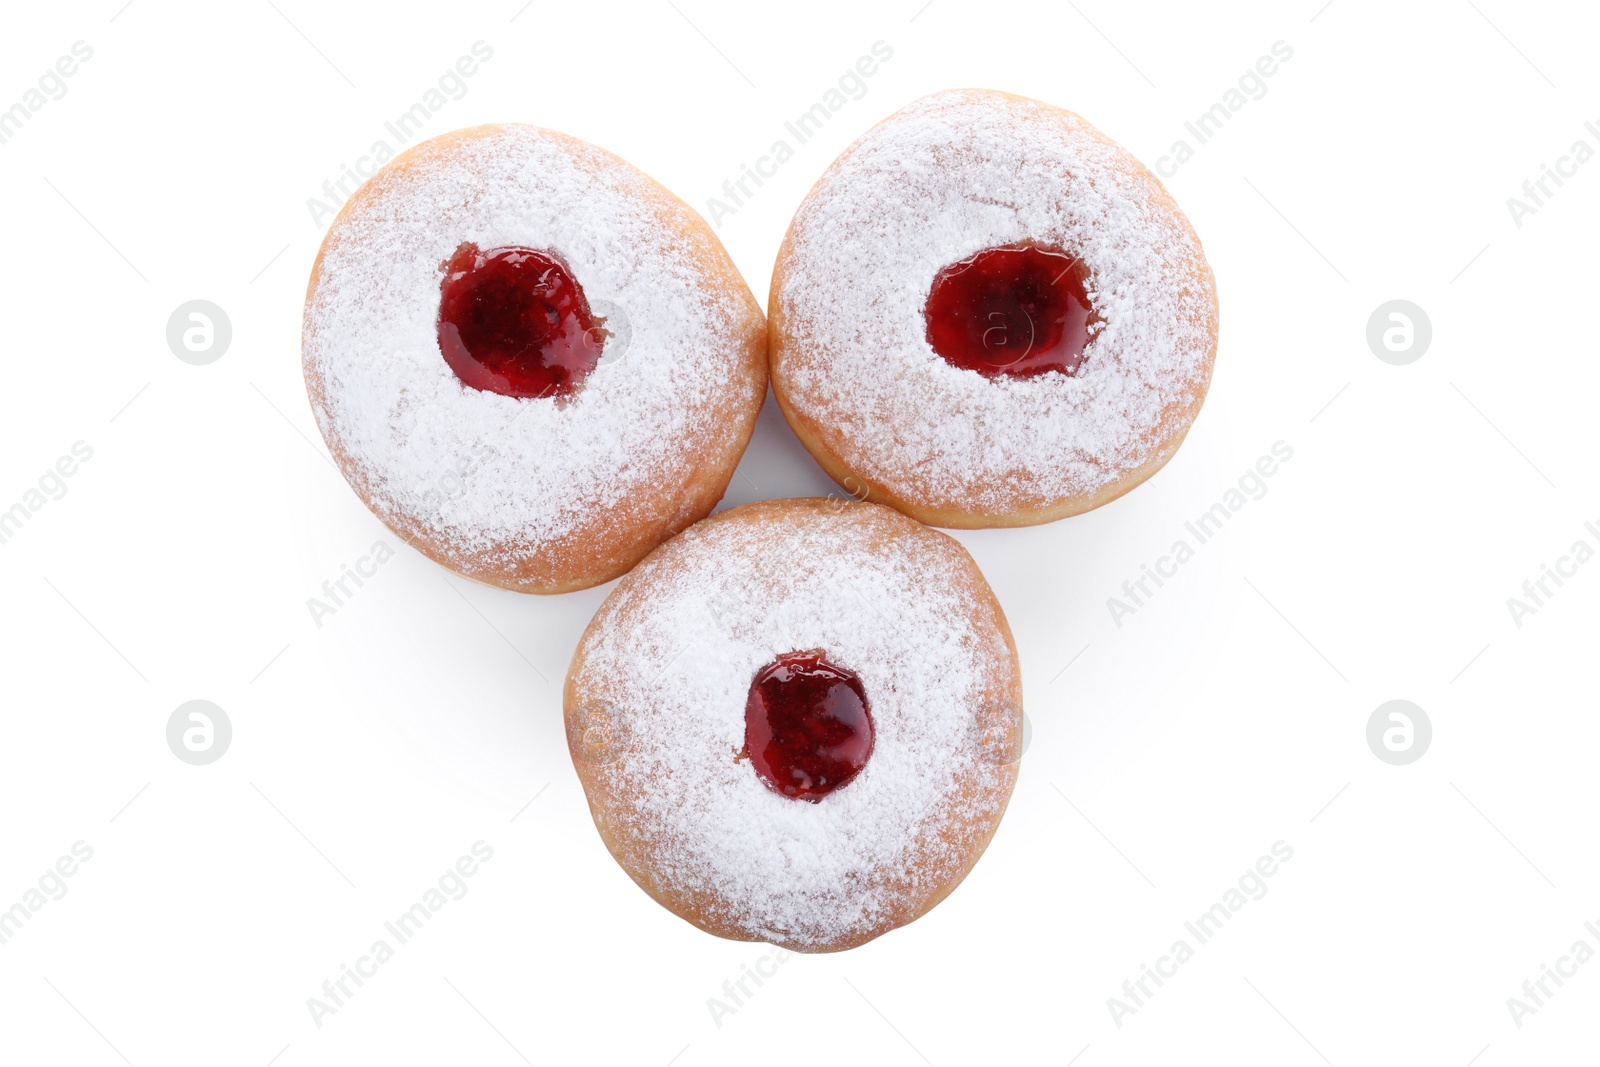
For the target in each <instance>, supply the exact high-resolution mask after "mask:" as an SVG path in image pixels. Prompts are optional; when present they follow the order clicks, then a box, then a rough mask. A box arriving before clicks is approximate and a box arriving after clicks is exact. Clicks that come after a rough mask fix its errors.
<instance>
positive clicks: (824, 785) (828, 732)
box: [744, 649, 873, 804]
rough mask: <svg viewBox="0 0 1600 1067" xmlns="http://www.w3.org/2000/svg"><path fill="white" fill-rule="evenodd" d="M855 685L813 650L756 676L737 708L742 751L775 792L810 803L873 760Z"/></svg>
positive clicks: (868, 722) (863, 697)
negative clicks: (741, 707)
mask: <svg viewBox="0 0 1600 1067" xmlns="http://www.w3.org/2000/svg"><path fill="white" fill-rule="evenodd" d="M872 733H873V731H872V714H871V712H870V711H868V709H867V694H866V691H865V690H863V689H862V688H861V679H859V678H857V677H856V676H855V675H854V674H853V673H852V672H850V671H847V670H845V669H844V668H843V667H840V666H838V665H836V664H833V663H829V662H828V660H827V658H826V653H824V652H822V651H821V650H820V649H818V650H814V651H811V652H790V653H788V654H787V655H783V656H779V657H778V658H777V659H775V660H773V661H772V662H771V663H769V664H767V665H766V666H765V667H763V668H762V669H761V670H760V671H759V672H757V674H756V677H755V681H753V682H751V683H750V697H749V699H748V700H746V701H745V706H744V747H745V752H746V753H747V754H748V755H749V757H750V762H751V764H752V765H753V766H754V767H755V769H756V773H757V774H759V775H760V776H761V780H762V781H763V782H765V783H767V786H768V787H769V788H770V789H772V790H773V791H774V792H778V793H782V794H783V795H784V796H786V797H794V798H795V799H797V800H809V801H811V802H812V803H813V804H815V803H817V802H818V801H820V800H821V799H822V798H823V797H825V796H827V795H828V794H829V793H831V792H833V791H834V790H835V789H838V788H839V787H840V786H842V785H845V784H846V783H848V782H849V781H850V780H851V779H852V778H854V777H855V776H856V775H857V774H860V773H861V768H862V767H865V766H866V765H867V757H869V756H871V755H872Z"/></svg>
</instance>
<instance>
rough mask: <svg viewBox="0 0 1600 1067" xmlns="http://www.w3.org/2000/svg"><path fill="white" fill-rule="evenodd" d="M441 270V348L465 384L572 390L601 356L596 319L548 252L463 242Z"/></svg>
mask: <svg viewBox="0 0 1600 1067" xmlns="http://www.w3.org/2000/svg"><path fill="white" fill-rule="evenodd" d="M444 269H445V275H444V282H443V284H442V285H441V286H440V288H439V350H440V351H441V352H443V353H444V361H445V362H446V363H448V364H449V365H450V369H451V370H453V371H455V374H456V377H457V378H460V379H461V380H462V382H464V383H465V384H467V385H469V386H471V387H472V388H474V389H483V390H486V391H488V392H491V393H499V394H501V395H502V396H516V397H537V396H556V397H563V396H570V395H572V394H573V393H575V392H577V391H578V387H579V386H581V385H582V384H583V380H584V379H585V378H587V377H588V376H589V372H590V371H592V370H594V368H595V364H597V363H598V362H600V351H601V348H602V346H603V345H604V343H605V337H606V332H605V330H604V329H602V328H601V323H602V320H600V319H597V318H595V316H594V315H593V314H591V313H590V311H589V301H588V300H587V299H586V298H585V297H584V295H583V286H581V285H579V284H578V282H577V280H576V279H574V278H573V277H572V272H571V271H570V270H568V269H567V265H566V264H565V263H563V262H561V260H559V259H557V258H556V257H555V256H554V255H552V254H550V253H548V252H536V251H534V250H533V249H531V248H516V247H507V248H492V249H490V250H489V251H487V252H485V251H482V250H480V249H479V248H478V246H477V245H474V244H464V245H462V246H461V247H460V248H458V249H456V254H455V255H454V256H452V257H450V261H449V262H448V263H446V264H445V265H444Z"/></svg>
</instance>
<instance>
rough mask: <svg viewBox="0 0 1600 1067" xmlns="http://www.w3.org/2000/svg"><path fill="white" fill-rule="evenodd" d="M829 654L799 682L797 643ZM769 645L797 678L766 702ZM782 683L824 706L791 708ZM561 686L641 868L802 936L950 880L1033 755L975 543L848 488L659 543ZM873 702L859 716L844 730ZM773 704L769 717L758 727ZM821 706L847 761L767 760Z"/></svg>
mask: <svg viewBox="0 0 1600 1067" xmlns="http://www.w3.org/2000/svg"><path fill="white" fill-rule="evenodd" d="M819 657H820V661H821V662H822V664H823V668H822V669H824V670H832V671H833V673H832V674H831V675H827V677H828V678H829V679H831V681H830V682H829V684H830V685H831V686H832V688H830V689H826V690H824V691H823V696H822V697H817V696H816V695H815V693H812V694H811V695H810V696H807V695H806V691H805V689H804V688H803V686H804V685H807V684H811V681H813V680H814V677H815V676H814V675H812V676H809V677H808V678H805V679H802V678H801V677H800V673H801V669H800V667H799V666H797V664H809V665H811V666H813V667H814V666H815V665H816V664H817V663H818V662H819ZM774 663H777V664H780V665H782V669H781V670H780V674H782V673H783V672H788V671H791V670H792V672H793V673H792V674H791V675H789V676H788V681H787V682H786V683H785V684H789V685H793V686H795V687H796V688H793V689H779V690H774V691H773V692H775V693H777V694H778V695H777V696H776V697H774V696H772V694H771V693H768V692H766V691H765V690H764V691H763V695H762V697H761V702H760V703H758V702H757V697H756V695H755V694H756V690H757V689H758V686H761V685H766V684H768V683H770V681H771V679H772V677H773V675H772V670H771V666H772V665H773V664H774ZM840 678H843V679H845V680H846V681H847V682H848V684H849V688H850V689H851V690H852V691H853V692H854V693H856V694H857V696H858V697H859V698H860V700H859V701H857V700H856V699H855V698H851V697H850V696H849V693H847V692H843V691H841V690H840V689H839V685H840V681H839V679H840ZM764 679H765V680H766V681H763V680H764ZM780 681H783V679H782V678H780ZM796 694H798V696H796ZM840 697H843V698H845V703H848V704H849V705H850V708H849V709H846V710H848V711H850V713H851V714H854V715H855V716H856V718H855V719H853V720H850V721H851V722H853V723H854V725H853V726H851V727H849V729H845V728H843V727H841V726H840V722H841V721H842V720H843V719H844V718H845V716H843V715H841V714H840V713H839V708H838V699H837V698H840ZM824 698H825V699H824ZM769 699H771V700H772V703H770V704H769V703H766V701H768V700H769ZM783 699H790V700H791V701H792V700H795V699H799V700H800V703H799V704H798V705H797V706H798V707H800V708H802V709H804V716H809V717H806V718H804V719H803V721H800V720H797V719H795V718H789V719H782V720H780V718H779V715H780V712H781V711H782V710H783V708H784V705H783V703H782V700H783ZM807 701H810V703H809V704H808V703H807ZM564 703H565V709H566V724H567V737H568V743H569V746H570V748H571V751H572V758H573V763H574V765H575V766H576V768H577V770H578V776H579V777H580V778H581V779H582V781H583V788H584V792H585V794H586V795H587V797H588V801H589V810H590V812H591V814H592V815H593V816H594V821H595V825H596V827H597V828H598V829H599V831H600V836H601V838H602V839H603V840H604V841H605V844H606V847H607V848H609V849H610V850H611V854H612V855H613V856H614V857H615V858H616V860H617V862H618V863H619V864H621V865H622V868H623V869H624V870H625V871H627V872H628V874H629V875H630V876H632V878H633V880H634V881H635V882H637V883H638V884H639V885H640V886H641V887H642V888H643V889H644V890H645V892H647V893H649V894H650V895H651V896H652V897H654V898H655V899H656V900H657V901H658V902H660V903H661V904H662V905H664V906H665V907H667V908H668V909H669V910H671V911H673V912H675V913H676V914H677V915H679V916H680V917H682V918H684V919H686V920H688V921H689V922H691V923H693V924H694V925H696V926H698V927H700V928H701V929H703V930H706V931H709V932H710V933H713V934H716V935H718V936H719V937H726V938H732V939H736V940H745V941H749V940H761V941H769V942H772V943H774V944H777V945H781V946H783V947H786V948H789V949H791V950H794V951H800V952H828V951H836V950H839V949H846V948H851V947H854V946H856V945H860V944H862V943H864V942H866V941H869V940H871V939H873V938H875V937H878V936H879V935H881V934H884V933H886V932H888V931H889V930H892V929H894V928H895V927H898V926H903V925H905V924H906V923H909V922H911V921H912V920H913V919H916V918H917V917H918V916H920V915H922V914H923V913H925V912H926V911H927V910H928V909H930V908H932V907H933V906H934V905H935V904H937V903H939V901H941V900H943V899H944V898H945V896H947V895H948V894H949V893H950V892H951V890H953V889H954V888H955V887H956V885H957V884H958V883H959V882H960V881H961V880H962V878H964V877H965V876H966V874H967V872H968V871H970V870H971V869H972V866H973V864H974V863H976V862H977V860H978V857H979V855H980V854H981V853H982V852H983V850H984V848H985V847H986V846H987V844H988V842H989V839H990V838H991V837H992V836H993V834H994V832H995V828H996V827H997V826H998V825H999V822H1000V817H1001V815H1002V813H1003V812H1004V810H1005V806H1006V802H1007V800H1008V799H1009V798H1010V796H1011V790H1012V787H1013V786H1014V785H1015V783H1016V777H1017V762H1018V758H1019V757H1020V755H1021V744H1022V683H1021V675H1020V672H1019V668H1018V664H1017V654H1016V648H1015V645H1014V644H1013V642H1012V639H1011V632H1010V630H1009V628H1008V627H1007V625H1006V620H1005V616H1004V614H1003V613H1002V612H1001V610H1000V605H999V604H998V603H997V602H996V600H995V598H994V595H993V593H991V591H990V589H989V586H988V583H987V582H985V581H984V578H983V575H982V574H981V573H979V571H978V568H977V565H976V564H975V563H973V561H972V558H971V557H970V556H969V555H968V554H967V552H966V550H965V549H963V548H962V547H961V546H960V545H959V544H958V543H957V542H956V541H954V540H953V539H951V538H950V537H949V536H947V535H945V534H941V533H939V532H937V531H934V530H930V529H928V528H927V527H925V526H922V525H921V524H919V523H916V522H914V521H912V520H911V519H908V518H906V517H905V516H903V515H901V514H899V513H898V512H895V511H893V510H891V509H889V508H885V507H881V506H879V505H876V504H868V503H859V502H855V501H842V500H833V499H808V500H772V501H764V502H760V503H755V504H747V505H745V506H743V507H739V508H734V509H732V510H730V511H726V512H723V513H721V514H719V515H715V516H713V517H712V518H709V519H706V520H704V521H703V522H700V523H698V524H697V525H695V526H692V527H690V528H689V529H688V530H687V531H685V532H684V533H683V534H681V535H679V536H678V537H676V538H674V539H673V540H672V541H669V542H667V543H666V544H665V545H662V546H661V547H660V548H658V549H657V550H656V551H655V552H654V553H652V554H651V555H650V556H649V557H648V558H647V559H646V560H645V561H644V562H643V563H641V564H640V565H639V566H638V567H636V568H635V569H634V570H633V571H632V572H631V573H629V574H628V575H627V576H626V577H625V578H623V579H622V581H621V582H620V583H618V585H617V587H616V588H615V589H614V590H612V592H611V595H610V596H609V597H607V598H606V601H605V603H604V604H603V605H601V608H600V610H599V612H598V613H597V614H596V615H595V617H594V620H593V621H592V622H591V623H590V624H589V628H588V629H587V630H586V631H585V632H584V635H583V638H582V640H581V641H580V642H579V644H578V648H577V651H576V652H575V653H574V655H573V657H572V665H571V668H570V669H569V670H568V672H567V680H566V688H565V694H564ZM862 703H864V705H865V708H866V715H865V716H862V715H861V705H862ZM753 709H754V710H753ZM824 709H825V710H824ZM791 710H792V709H791ZM769 716H770V718H767V717H769ZM863 717H866V718H868V720H869V723H868V726H869V727H870V732H869V733H868V735H867V736H866V737H864V738H863V737H862V736H861V734H860V733H850V731H851V730H860V729H862V727H861V723H860V720H861V718H863ZM758 722H760V723H762V725H763V726H765V725H770V724H771V723H777V727H778V728H777V729H775V730H774V731H773V732H772V733H771V734H770V735H769V734H767V733H763V734H762V735H761V737H762V741H760V742H752V737H753V736H755V734H754V731H755V729H756V724H757V723H758ZM819 723H826V724H827V725H829V726H830V727H831V728H834V729H836V730H843V732H844V733H846V734H848V735H849V736H847V737H844V738H841V737H839V736H833V737H831V738H830V739H829V740H828V742H827V744H828V746H830V747H828V748H827V752H828V753H829V754H830V756H839V755H840V753H841V752H843V751H844V750H845V748H846V746H847V745H849V744H854V745H855V746H856V747H855V749H854V757H853V758H854V759H855V763H854V765H853V767H852V768H851V769H850V774H849V775H847V776H845V777H841V778H838V779H837V780H833V779H832V771H831V770H824V771H823V772H822V773H821V774H820V775H818V774H811V775H810V776H809V777H806V778H805V780H804V781H803V782H802V781H800V780H799V779H798V778H788V779H783V780H779V779H778V778H776V777H774V775H775V771H774V767H775V766H779V765H781V764H782V763H783V761H784V760H785V759H788V758H789V757H790V756H791V755H792V753H793V751H794V750H793V749H792V748H783V747H779V746H780V745H790V746H793V745H796V744H798V743H799V742H797V740H796V738H797V737H802V735H800V734H799V733H798V732H797V731H800V730H802V729H811V728H814V727H817V725H818V724H819ZM785 731H787V732H786V733H785ZM780 734H781V735H782V736H780ZM802 739H803V738H802ZM810 745H811V741H810V740H804V744H803V745H801V748H802V749H804V751H805V752H806V753H807V754H814V753H813V752H812V750H811V749H810V748H809V747H806V746H810ZM867 753H869V754H867ZM775 754H776V762H775ZM840 758H841V759H844V758H850V757H847V756H840ZM796 765H798V764H791V765H790V766H791V767H792V766H796Z"/></svg>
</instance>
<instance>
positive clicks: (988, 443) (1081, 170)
mask: <svg viewBox="0 0 1600 1067" xmlns="http://www.w3.org/2000/svg"><path fill="white" fill-rule="evenodd" d="M1027 241H1033V242H1037V243H1039V244H1041V245H1047V246H1053V247H1057V248H1061V249H1064V250H1067V251H1069V252H1072V253H1074V254H1076V255H1078V256H1080V257H1082V259H1083V261H1084V263H1085V265H1086V266H1087V267H1088V269H1089V273H1090V290H1091V292H1090V296H1091V299H1092V301H1093V303H1094V306H1095V309H1096V311H1097V312H1098V314H1099V316H1100V317H1101V318H1102V319H1103V322H1104V325H1103V326H1102V327H1101V328H1100V329H1099V330H1098V331H1097V332H1096V333H1095V335H1094V336H1093V337H1092V338H1091V340H1090V343H1089V345H1088V347H1087V349H1086V352H1085V359H1084V362H1083V365H1082V367H1081V368H1080V369H1079V371H1078V373H1077V375H1076V376H1074V377H1067V376H1066V375H1063V374H1061V373H1058V372H1051V373H1047V374H1043V375H1040V376H1038V377H1034V378H1027V379H1016V378H1007V377H999V378H994V379H990V378H985V377H983V376H982V375H980V374H978V373H976V372H974V371H971V370H963V369H960V368H957V367H955V366H952V365H951V364H949V363H947V362H946V361H945V360H944V359H942V358H940V357H939V356H938V355H937V354H935V353H934V351H933V349H932V348H931V347H930V346H929V344H928V341H927V326H926V319H925V317H924V309H925V306H926V302H927V297H928V292H929V289H930V287H931V285H932V282H933V279H934V276H935V275H936V274H937V273H938V272H939V271H940V270H941V269H942V268H944V267H946V266H949V265H950V264H952V263H955V262H957V261H959V260H962V259H965V258H967V257H969V256H971V255H973V254H974V253H976V252H979V251H982V250H984V249H987V248H994V247H999V246H1004V245H1015V244H1019V243H1023V242H1027ZM773 299H774V304H773V308H774V310H773V315H774V323H775V324H780V323H781V330H775V333H776V334H777V335H778V336H777V337H776V338H775V349H774V365H773V381H774V386H775V387H776V388H778V389H779V390H780V395H781V396H782V397H783V399H784V400H785V402H786V404H787V405H788V406H790V407H791V408H793V409H794V410H796V411H797V412H798V413H800V414H801V415H802V416H804V417H807V418H809V419H811V420H813V421H814V423H815V424H816V425H817V426H818V427H819V430H820V432H821V433H822V434H823V435H825V437H826V440H827V443H828V444H830V445H831V446H833V448H834V450H835V451H836V452H837V453H838V457H839V459H840V460H841V461H842V462H843V464H844V465H845V466H846V467H847V468H849V469H850V470H851V471H853V472H855V473H856V474H859V475H860V476H861V477H862V478H864V479H865V480H867V481H868V482H869V483H872V484H874V485H878V486H883V487H885V488H886V489H887V490H888V492H889V493H890V494H891V495H893V496H895V497H898V498H903V499H905V500H908V501H914V502H918V503H922V504H926V505H927V506H929V507H932V508H936V509H944V510H949V511H954V512H982V513H988V514H1003V513H1006V512H1013V511H1018V510H1025V509H1045V508H1049V507H1051V506H1052V505H1054V504H1056V503H1057V502H1059V501H1062V500H1066V499H1069V498H1077V499H1082V498H1090V497H1094V496H1095V495H1096V494H1099V493H1102V492H1103V491H1104V490H1106V489H1107V488H1108V487H1111V486H1114V485H1115V484H1116V483H1118V482H1119V480H1123V479H1127V478H1129V477H1130V476H1131V475H1133V474H1134V472H1136V471H1139V470H1140V469H1141V468H1146V466H1147V465H1149V464H1152V463H1154V464H1155V465H1157V466H1158V465H1159V463H1160V462H1163V461H1164V460H1165V459H1166V457H1167V456H1168V455H1170V452H1171V451H1172V450H1175V449H1176V447H1177V444H1178V442H1179V441H1180V440H1181V439H1182V435H1183V433H1184V432H1185V431H1186V430H1187V429H1188V426H1189V424H1190V423H1191V422H1192V421H1193V418H1194V415H1195V414H1196V412H1197V411H1198V408H1199V403H1200V399H1201V398H1202V397H1203V396H1204V393H1205V388H1206V385H1207V384H1208V382H1209V380H1210V373H1211V364H1212V357H1213V352H1214V346H1215V337H1216V326H1217V316H1216V295H1215V286H1214V282H1213V280H1212V276H1211V271H1210V268H1209V267H1208V266H1207V264H1206V261H1205V257H1204V254H1203V252H1202V250H1201V247H1200V243H1199V240H1198V239H1197V238H1196V237H1195V235H1194V232H1193V230H1192V229H1191V228H1190V226H1189V224H1188V221H1187V220H1186V219H1185V218H1184V216H1183V214H1182V212H1181V211H1179V210H1178V208H1177V205H1176V204H1174V203H1173V202H1172V200H1171V199H1170V197H1168V196H1167V194H1166V192H1165V190H1163V189H1162V188H1161V185H1160V183H1159V182H1158V181H1156V179H1155V178H1154V177H1153V176H1151V175H1150V173H1149V172H1148V171H1146V170H1145V169H1144V168H1143V167H1142V166H1140V165H1139V163H1138V162H1137V161H1136V160H1135V159H1133V157H1132V156H1131V155H1129V154H1128V153H1127V152H1126V151H1124V150H1123V149H1122V148H1121V147H1119V146H1118V145H1116V144H1115V143H1113V142H1112V141H1110V140H1109V139H1107V138H1105V137H1104V136H1103V135H1101V134H1100V133H1099V132H1098V131H1096V130H1095V129H1094V128H1093V127H1092V126H1090V125H1089V124H1088V123H1087V122H1085V121H1084V120H1083V119H1081V118H1079V117H1078V116H1076V115H1073V114H1071V113H1070V112H1066V111H1062V110H1060V109H1058V108H1054V107H1051V106H1049V105H1047V104H1042V103H1039V102H1037V101H1032V100H1026V99H1023V98H1020V97H1015V96H1009V95H1006V94H1003V93H994V92H986V91H978V90H957V91H950V92H942V93H937V94H934V95H932V96H928V97H924V98H923V99H921V100H918V101H916V102H914V103H913V104H911V105H910V106H908V107H906V108H905V109H904V110H902V111H900V112H898V113H897V114H895V115H893V116H891V117H890V118H888V119H887V120H885V121H884V122H883V123H881V124H879V125H878V126H877V127H875V128H874V129H873V130H871V131H869V132H868V133H867V134H866V135H865V136H864V137H862V138H861V140H860V141H858V142H857V143H856V144H855V145H854V146H852V147H851V148H850V149H849V150H848V151H847V152H846V153H845V154H844V155H843V156H841V157H840V158H839V159H838V160H837V161H836V162H835V163H834V164H833V166H832V167H831V168H830V169H829V170H828V172H827V173H826V174H825V175H824V176H823V178H822V179H821V180H820V181H819V182H818V183H817V185H816V187H815V188H814V189H813V190H812V191H811V193H810V195H809V196H808V197H807V198H806V201H805V202H804V204H803V205H802V206H801V208H800V210H799V212H798V213H797V214H796V216H795V219H794V222H793V224H792V227H791V229H790V234H789V239H788V242H787V244H786V249H785V252H784V254H783V255H782V257H780V261H779V266H778V280H777V281H776V282H775V284H774V292H773ZM1107 498H1108V497H1107Z"/></svg>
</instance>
